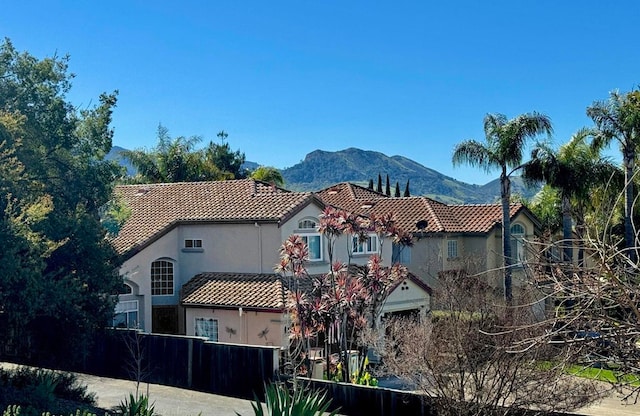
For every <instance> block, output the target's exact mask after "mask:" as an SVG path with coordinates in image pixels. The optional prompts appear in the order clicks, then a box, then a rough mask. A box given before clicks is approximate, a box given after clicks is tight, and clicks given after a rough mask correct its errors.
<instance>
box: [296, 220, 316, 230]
mask: <svg viewBox="0 0 640 416" xmlns="http://www.w3.org/2000/svg"><path fill="white" fill-rule="evenodd" d="M317 227H318V223H317V222H316V220H314V219H309V218H306V219H304V220H301V221H300V222H298V228H300V229H303V230H308V229H313V230H315V229H316V228H317Z"/></svg>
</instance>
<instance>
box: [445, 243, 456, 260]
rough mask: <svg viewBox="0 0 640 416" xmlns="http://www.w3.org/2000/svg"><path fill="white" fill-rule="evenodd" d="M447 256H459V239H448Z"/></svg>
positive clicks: (452, 257) (451, 257) (449, 257)
mask: <svg viewBox="0 0 640 416" xmlns="http://www.w3.org/2000/svg"><path fill="white" fill-rule="evenodd" d="M447 258H448V259H455V258H458V240H447Z"/></svg>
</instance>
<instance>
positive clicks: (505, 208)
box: [500, 166, 513, 306]
mask: <svg viewBox="0 0 640 416" xmlns="http://www.w3.org/2000/svg"><path fill="white" fill-rule="evenodd" d="M500 198H501V199H502V251H503V253H502V254H503V257H504V300H505V302H506V303H507V305H508V306H511V305H512V304H513V292H512V283H511V272H512V270H511V265H512V264H513V259H512V258H511V213H510V202H511V201H510V199H511V181H510V180H509V176H508V175H507V168H506V166H503V167H502V174H501V175H500Z"/></svg>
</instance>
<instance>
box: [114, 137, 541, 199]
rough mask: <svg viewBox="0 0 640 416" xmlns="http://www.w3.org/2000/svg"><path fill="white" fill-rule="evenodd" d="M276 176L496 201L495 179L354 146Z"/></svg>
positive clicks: (303, 182)
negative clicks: (467, 177)
mask: <svg viewBox="0 0 640 416" xmlns="http://www.w3.org/2000/svg"><path fill="white" fill-rule="evenodd" d="M123 150H125V149H124V148H122V147H118V146H114V147H113V149H112V151H111V152H109V154H108V155H107V158H108V159H112V160H117V161H118V162H119V163H121V164H122V165H123V166H125V167H126V168H127V172H128V173H129V175H132V174H134V173H135V169H133V167H132V166H131V164H130V163H128V161H127V160H126V159H125V158H122V156H121V155H120V152H121V151H123ZM258 165H259V164H258V163H256V162H250V161H247V162H245V167H247V168H251V167H253V168H254V169H255V167H257V166H258ZM280 171H281V173H282V176H283V178H284V180H285V188H287V189H290V190H292V191H318V190H321V189H324V188H327V187H329V186H331V185H334V184H336V183H340V182H352V183H355V184H358V185H361V186H365V187H366V186H368V184H369V180H370V179H372V180H373V182H374V186H376V185H377V180H378V174H380V175H381V177H382V186H383V190H384V189H385V187H386V176H387V175H389V181H390V186H391V193H392V195H393V194H394V193H395V186H396V182H398V185H399V187H400V192H401V194H404V189H405V185H406V183H407V181H409V189H410V193H411V195H412V196H427V197H430V198H433V199H436V200H438V201H441V202H444V203H447V204H460V203H466V204H486V203H495V202H499V200H500V181H499V179H495V180H493V181H490V182H488V183H486V184H484V185H474V184H468V183H465V182H462V181H459V180H457V179H455V178H453V177H450V176H447V175H444V174H442V173H440V172H438V171H436V170H434V169H431V168H428V167H426V166H424V165H422V164H420V163H418V162H416V161H414V160H412V159H410V158H408V157H405V156H401V155H394V156H387V155H385V154H384V153H381V152H378V151H374V150H362V149H358V148H355V147H349V148H347V149H344V150H338V151H326V150H320V149H316V150H314V151H312V152H310V153H308V154H307V155H306V156H305V158H304V159H303V160H302V161H301V162H299V163H297V164H295V165H293V166H291V167H288V168H285V169H281V170H280ZM511 182H512V183H511V189H512V194H520V195H522V196H523V197H525V198H527V199H530V198H532V197H533V195H535V193H536V192H537V190H538V189H536V188H534V189H530V188H527V187H526V186H525V185H524V183H523V181H522V179H521V178H520V177H512V178H511Z"/></svg>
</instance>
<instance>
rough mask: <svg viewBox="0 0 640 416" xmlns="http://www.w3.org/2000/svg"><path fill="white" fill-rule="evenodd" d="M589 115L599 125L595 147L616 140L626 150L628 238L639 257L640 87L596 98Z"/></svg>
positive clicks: (630, 252)
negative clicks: (639, 150) (635, 178)
mask: <svg viewBox="0 0 640 416" xmlns="http://www.w3.org/2000/svg"><path fill="white" fill-rule="evenodd" d="M587 115H588V116H589V117H590V118H591V119H592V120H593V122H594V123H595V125H596V135H595V137H594V140H593V146H594V147H595V148H602V147H606V146H608V145H609V144H610V143H611V141H612V140H616V141H617V142H618V144H619V145H620V151H621V152H622V166H623V169H624V191H625V195H624V241H625V248H626V249H627V250H628V257H629V259H630V260H632V261H635V260H636V259H637V254H636V252H635V250H632V248H633V247H634V246H635V232H634V229H633V223H632V217H633V204H634V200H633V198H634V195H633V175H634V170H635V164H636V158H637V155H636V150H637V147H638V146H639V145H640V90H633V91H631V92H628V93H626V94H620V93H619V92H618V91H613V92H611V93H610V95H609V99H608V100H607V101H596V102H594V103H593V104H592V105H591V106H590V107H587Z"/></svg>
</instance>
